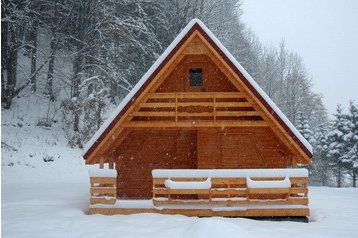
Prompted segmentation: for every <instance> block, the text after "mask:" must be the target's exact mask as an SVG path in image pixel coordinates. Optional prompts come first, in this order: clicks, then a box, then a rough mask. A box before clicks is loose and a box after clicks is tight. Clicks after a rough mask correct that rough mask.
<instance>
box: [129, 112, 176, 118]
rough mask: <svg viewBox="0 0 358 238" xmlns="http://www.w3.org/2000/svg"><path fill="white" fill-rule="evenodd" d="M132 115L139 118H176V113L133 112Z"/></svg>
mask: <svg viewBox="0 0 358 238" xmlns="http://www.w3.org/2000/svg"><path fill="white" fill-rule="evenodd" d="M132 115H133V116H139V117H174V116H175V112H174V111H173V112H162V111H158V112H133V113H132Z"/></svg>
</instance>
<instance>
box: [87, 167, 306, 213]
mask: <svg viewBox="0 0 358 238" xmlns="http://www.w3.org/2000/svg"><path fill="white" fill-rule="evenodd" d="M102 174H106V173H102ZM112 175H113V173H112ZM152 175H153V198H152V199H151V200H121V199H117V198H116V186H117V185H116V177H113V176H112V177H110V176H106V177H95V176H92V175H91V176H92V177H91V178H90V180H91V189H90V192H91V199H90V207H89V214H105V215H113V214H133V213H160V214H182V215H186V216H202V217H207V216H228V217H273V216H274V217H306V216H309V208H308V202H309V201H308V188H307V185H308V173H307V170H306V169H243V170H240V169H235V170H153V172H152ZM97 176H98V173H97ZM138 186H140V185H138Z"/></svg>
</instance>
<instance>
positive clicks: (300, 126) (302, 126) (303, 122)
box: [296, 113, 316, 146]
mask: <svg viewBox="0 0 358 238" xmlns="http://www.w3.org/2000/svg"><path fill="white" fill-rule="evenodd" d="M296 127H297V130H298V131H299V132H300V133H301V134H302V135H303V137H304V138H305V139H306V140H307V141H308V142H309V143H310V144H311V145H312V146H314V145H315V142H316V140H315V138H314V135H313V132H312V130H311V129H310V125H309V124H308V120H307V119H306V118H305V116H304V115H303V114H302V113H299V114H298V117H297V122H296Z"/></svg>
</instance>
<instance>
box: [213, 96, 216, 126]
mask: <svg viewBox="0 0 358 238" xmlns="http://www.w3.org/2000/svg"><path fill="white" fill-rule="evenodd" d="M213 103H214V105H213V113H214V123H215V122H216V93H214V98H213Z"/></svg>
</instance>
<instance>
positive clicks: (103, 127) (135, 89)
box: [82, 18, 312, 156]
mask: <svg viewBox="0 0 358 238" xmlns="http://www.w3.org/2000/svg"><path fill="white" fill-rule="evenodd" d="M195 24H198V25H199V26H200V27H201V28H202V29H203V31H204V32H205V33H206V34H207V35H208V36H209V38H210V39H211V40H212V41H213V42H214V43H215V44H216V45H217V46H218V47H219V49H220V50H221V51H222V52H223V53H224V54H225V56H226V57H227V58H228V59H229V60H230V61H231V62H232V63H233V64H234V66H235V67H236V68H237V69H238V70H239V71H240V72H241V73H242V75H243V76H244V77H245V78H246V79H247V81H248V82H249V83H250V84H251V86H252V87H253V88H254V89H255V90H256V91H257V92H258V93H259V94H260V95H261V96H262V98H263V99H264V100H265V101H266V102H267V103H268V104H269V106H270V107H271V108H272V109H273V110H274V111H275V113H276V114H277V115H278V116H279V117H280V119H281V120H282V121H283V122H284V123H285V124H286V125H287V126H288V128H289V129H290V130H291V131H292V133H293V134H294V135H295V136H296V137H297V138H298V139H299V140H300V142H301V143H302V144H303V145H304V146H305V147H306V148H307V150H308V151H309V152H310V153H312V146H311V145H310V143H309V142H308V141H307V140H306V139H305V138H304V137H303V136H302V134H301V133H300V132H299V131H298V130H297V129H296V127H295V126H294V125H293V124H292V123H291V121H290V120H289V119H288V118H287V117H286V116H285V115H284V114H283V112H282V111H281V110H280V109H279V108H278V107H277V106H276V104H275V103H274V102H273V101H272V100H271V99H270V98H269V96H268V95H267V94H266V93H265V92H264V91H263V90H262V89H261V87H260V86H259V85H258V84H257V83H256V81H255V80H254V79H253V78H252V77H251V76H250V75H249V73H248V72H247V71H246V70H245V69H244V68H243V67H242V66H241V64H240V63H239V62H238V61H237V60H236V59H235V57H234V56H233V55H232V54H231V53H230V52H229V51H228V50H227V49H226V47H225V46H224V45H223V44H222V43H221V42H220V41H219V39H218V38H217V37H216V36H215V35H214V34H213V33H212V32H211V31H210V30H209V28H207V27H206V26H205V24H204V23H203V22H202V21H201V20H199V19H197V18H194V19H192V20H191V21H190V22H189V23H188V24H187V25H186V26H185V27H184V29H183V30H182V31H181V32H180V33H179V34H178V36H177V37H175V39H174V40H173V42H172V43H171V44H170V45H169V46H168V47H167V48H166V50H165V51H164V52H163V54H162V55H161V56H160V57H159V58H158V59H157V60H156V61H155V63H154V64H153V65H152V66H151V67H150V68H149V70H148V71H147V72H146V73H145V74H144V75H143V77H142V78H141V79H140V80H139V81H138V83H137V84H136V85H135V86H134V87H133V89H132V90H131V91H130V92H129V93H128V94H127V96H126V97H125V98H124V99H123V101H122V102H121V103H120V104H119V105H118V107H117V108H116V110H115V111H114V112H113V114H112V115H111V116H110V117H108V118H107V120H106V121H105V122H104V123H103V124H102V125H101V127H100V128H99V130H98V131H97V132H96V133H95V134H94V135H93V136H92V138H91V139H90V140H89V141H88V142H87V143H86V145H85V147H84V150H83V153H82V156H84V155H85V154H86V153H87V151H88V150H89V149H90V148H91V147H92V146H93V145H94V144H95V143H96V141H97V140H98V139H99V137H100V136H101V134H102V133H104V131H105V130H106V128H107V127H108V126H109V125H110V124H111V122H112V121H113V120H114V119H115V118H116V116H117V115H119V113H120V112H121V111H122V110H123V108H124V107H125V106H126V105H127V104H128V103H129V102H130V100H131V99H132V98H133V96H134V95H135V94H136V93H137V92H138V91H139V89H140V88H141V87H142V86H143V84H144V83H145V82H146V81H147V80H148V79H149V77H150V76H151V75H152V74H153V73H154V72H155V70H156V69H157V68H158V66H159V65H160V64H161V63H162V62H163V61H164V60H165V59H166V57H167V56H168V55H169V54H170V52H172V50H173V49H174V48H175V47H176V46H177V44H178V43H179V42H180V41H181V40H182V39H183V38H184V36H185V35H186V34H187V33H188V32H189V30H190V29H191V28H192V27H193V26H194V25H195Z"/></svg>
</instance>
